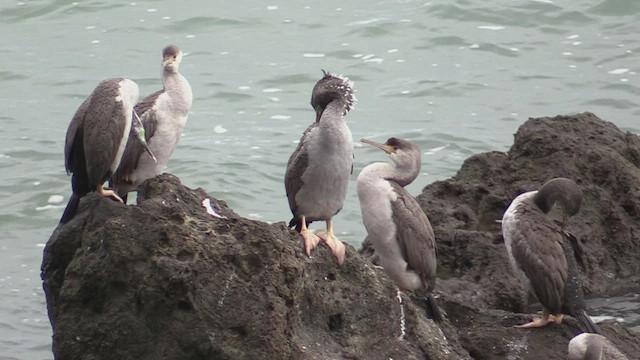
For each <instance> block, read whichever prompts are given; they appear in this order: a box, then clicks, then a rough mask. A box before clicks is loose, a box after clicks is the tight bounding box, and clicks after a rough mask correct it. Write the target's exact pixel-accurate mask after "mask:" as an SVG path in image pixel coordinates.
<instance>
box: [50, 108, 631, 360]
mask: <svg viewBox="0 0 640 360" xmlns="http://www.w3.org/2000/svg"><path fill="white" fill-rule="evenodd" d="M639 166H640V140H639V139H638V137H637V136H635V135H631V134H626V133H624V132H621V131H619V130H618V129H617V128H615V126H613V125H612V124H610V123H607V122H604V121H602V120H600V119H598V118H597V117H596V116H595V115H593V114H588V113H585V114H580V115H576V116H569V117H557V118H553V119H551V118H542V119H530V120H529V121H527V122H526V123H525V124H524V125H523V126H522V127H521V128H520V129H519V131H518V133H517V134H516V140H515V144H514V146H513V147H512V149H511V150H510V151H509V153H507V154H504V153H498V152H492V153H486V154H480V155H476V156H473V157H471V158H469V159H468V160H467V161H466V162H465V163H464V165H463V167H462V169H461V170H460V171H459V173H458V174H457V175H456V176H455V177H454V178H452V179H450V180H447V181H441V182H436V183H434V184H431V185H429V186H427V187H426V188H425V189H424V191H423V193H422V194H421V195H420V196H419V197H418V199H419V201H420V202H421V204H422V206H423V208H424V209H425V212H426V213H427V215H429V217H430V219H431V222H432V224H433V225H434V230H435V232H436V237H437V242H438V244H437V245H438V257H439V270H438V271H439V273H440V274H441V276H440V277H441V279H439V282H438V285H437V287H436V288H437V294H438V301H439V303H440V306H441V307H442V309H443V310H444V312H445V317H446V320H445V323H444V324H441V326H437V325H436V324H434V323H433V322H432V321H431V320H430V319H428V317H427V316H426V314H425V310H424V308H423V302H422V300H421V299H420V298H419V296H417V295H416V294H411V295H401V296H400V299H401V300H402V306H401V304H400V301H399V300H400V299H399V297H398V293H397V290H396V288H395V286H394V285H393V284H392V283H391V281H390V280H388V279H387V278H386V276H385V275H384V273H383V271H382V270H381V269H379V268H376V267H375V266H373V265H372V264H371V262H369V261H368V260H367V259H365V257H363V256H361V255H359V254H358V252H356V251H355V250H354V249H353V248H352V247H350V246H348V247H347V261H346V262H345V264H344V265H343V266H342V267H338V266H337V265H336V264H335V262H334V258H333V256H332V255H331V253H330V251H329V250H328V249H327V248H325V247H322V246H320V247H318V248H317V249H316V250H315V253H314V255H313V256H312V257H311V258H308V257H307V256H306V255H305V254H304V252H303V250H302V246H301V240H300V238H299V236H298V235H297V234H296V233H295V232H292V231H290V230H288V229H287V228H286V226H285V224H284V223H277V224H272V225H270V224H266V223H263V222H260V221H253V220H248V219H245V218H242V217H240V216H238V215H237V214H235V213H234V212H233V211H232V210H231V209H229V208H228V207H227V206H226V204H225V203H224V202H223V201H220V200H216V199H214V198H212V197H210V196H208V195H207V194H206V193H205V192H204V191H203V190H201V189H197V190H191V189H188V188H186V187H184V186H182V185H181V184H180V181H179V180H178V179H177V178H176V177H174V176H171V175H168V174H163V175H161V176H159V177H157V178H155V179H151V180H149V181H147V182H145V183H144V184H143V185H142V187H141V189H140V192H139V194H138V204H137V205H136V206H124V205H121V204H117V203H115V202H113V201H110V200H108V199H103V198H100V197H99V196H97V195H89V196H86V197H85V198H84V199H83V200H82V201H81V204H80V209H79V212H78V215H77V216H76V217H75V218H74V219H73V220H72V221H70V222H69V223H68V224H66V225H65V226H62V227H58V228H57V229H56V230H55V231H54V233H53V234H52V236H51V238H50V239H49V242H48V243H47V246H46V248H45V251H44V259H43V263H42V277H43V282H44V289H45V294H46V297H47V306H48V310H49V317H50V320H51V323H52V325H53V330H54V335H53V353H54V355H55V357H56V358H57V359H134V358H135V359H160V358H162V359H389V358H392V359H469V358H473V359H541V358H542V359H544V358H548V359H565V358H566V349H567V344H568V342H569V340H570V338H571V337H573V336H574V335H576V334H577V332H578V325H577V322H576V321H575V320H574V319H572V318H567V319H566V320H565V322H563V324H562V325H561V326H555V325H554V326H548V327H545V328H544V329H535V330H521V329H515V328H513V327H512V325H515V324H519V323H522V322H525V321H528V320H529V319H530V318H531V315H528V314H526V312H528V307H527V306H526V304H527V301H526V300H527V299H526V292H525V291H524V289H523V288H522V287H521V286H520V285H519V284H517V283H516V280H515V278H514V277H512V276H511V274H510V271H509V270H508V264H507V260H506V253H505V251H504V244H503V243H502V237H501V234H500V227H499V224H498V223H496V222H495V220H496V219H500V218H501V216H502V212H503V211H504V210H505V209H506V207H507V206H508V205H509V203H510V201H511V200H512V199H513V198H514V197H515V196H516V195H518V194H519V193H521V192H524V191H528V190H532V189H535V188H537V187H538V186H540V185H541V184H542V183H543V182H544V181H545V180H547V179H549V178H551V177H556V176H565V177H570V178H573V179H574V180H576V181H577V182H578V184H579V185H580V186H581V187H582V190H583V192H584V194H585V201H584V203H583V209H582V211H581V212H580V213H579V214H578V215H577V216H576V217H574V219H572V221H571V227H570V228H571V230H572V232H573V233H574V235H576V236H577V237H578V239H580V241H581V242H582V245H583V247H584V248H585V252H586V256H587V273H586V274H585V277H586V279H587V281H586V282H585V288H586V290H587V292H588V293H591V294H594V295H599V296H603V295H605V294H609V293H615V292H622V291H625V290H629V289H636V290H637V289H638V288H640V286H638V274H639V273H640V271H639V270H640V269H639V268H640V262H639V261H638V259H639V258H640V244H639V241H640V240H639V239H640V236H638V235H635V234H640V232H639V231H640V229H638V227H639V226H640V221H639V220H640V219H639V218H638V217H640V191H639V190H640V189H639V187H640V169H639V168H638V167H639ZM425 167H428V164H425ZM205 199H209V200H210V202H211V205H212V206H213V207H214V210H216V212H217V213H218V214H220V215H222V216H223V217H217V216H214V215H211V214H209V213H208V212H207V210H206V208H205V206H203V200H205ZM523 312H524V313H523ZM402 319H404V323H403V322H402ZM403 324H404V327H403ZM601 327H602V328H603V331H604V332H605V335H607V336H608V337H609V338H610V340H611V341H612V342H613V343H614V344H616V345H617V346H618V347H619V348H620V349H621V350H623V351H624V352H626V353H627V354H630V355H631V354H640V341H639V340H638V334H635V333H632V332H630V331H629V330H627V329H625V328H623V327H621V326H619V325H616V324H601ZM403 329H404V336H402V337H401V335H402V333H403ZM632 358H633V357H632Z"/></svg>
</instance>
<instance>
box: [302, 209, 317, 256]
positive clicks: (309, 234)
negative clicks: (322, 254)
mask: <svg viewBox="0 0 640 360" xmlns="http://www.w3.org/2000/svg"><path fill="white" fill-rule="evenodd" d="M301 221H302V226H301V229H300V235H302V238H303V242H304V252H305V253H306V254H307V256H311V251H312V250H313V249H315V248H316V246H318V243H319V242H320V238H319V237H318V236H317V235H316V234H314V233H313V231H311V230H309V229H307V219H306V218H305V217H304V215H303V216H302V220H301Z"/></svg>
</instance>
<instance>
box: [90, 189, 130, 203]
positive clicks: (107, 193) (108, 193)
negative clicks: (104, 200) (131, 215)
mask: <svg viewBox="0 0 640 360" xmlns="http://www.w3.org/2000/svg"><path fill="white" fill-rule="evenodd" d="M96 191H97V192H98V194H100V195H102V196H104V197H110V198H113V199H114V200H116V201H119V202H121V203H123V204H124V201H122V199H121V198H120V196H118V194H116V193H115V192H114V191H113V190H111V189H105V188H104V187H103V184H100V185H98V188H97V189H96Z"/></svg>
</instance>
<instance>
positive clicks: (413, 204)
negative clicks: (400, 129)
mask: <svg viewBox="0 0 640 360" xmlns="http://www.w3.org/2000/svg"><path fill="white" fill-rule="evenodd" d="M361 141H362V142H363V143H365V144H369V145H372V146H374V147H376V148H378V149H381V150H382V151H384V152H385V153H387V155H389V157H390V158H391V160H392V161H393V163H392V164H390V163H387V162H375V163H373V164H370V165H367V166H366V167H365V168H364V169H362V171H361V172H360V175H358V183H357V184H358V185H357V188H358V198H359V199H360V209H361V211H362V221H363V222H364V226H365V228H366V229H367V237H368V238H369V240H371V243H372V244H373V248H374V250H375V256H376V257H377V259H378V263H379V264H380V265H381V266H382V267H383V268H384V271H385V272H386V273H387V275H388V276H389V277H390V278H391V279H392V280H393V281H394V282H395V283H396V284H397V285H398V287H399V288H400V289H401V290H403V291H417V290H425V291H426V297H425V303H426V306H427V309H428V311H429V312H430V313H431V314H430V315H431V316H432V317H433V319H434V321H436V322H442V320H443V319H442V315H441V313H440V310H439V308H438V304H437V302H436V299H435V297H434V296H433V293H432V292H433V289H434V287H435V284H436V267H437V262H436V243H435V235H434V233H433V229H432V228H431V223H430V222H429V218H428V217H427V215H426V214H425V213H424V212H423V211H422V208H421V207H420V204H418V201H416V199H415V198H414V197H413V196H411V194H409V192H408V191H407V190H406V189H405V188H404V187H405V186H407V185H409V184H411V183H412V182H413V181H414V180H415V179H416V177H417V176H418V174H419V173H420V168H421V166H422V164H421V156H420V148H419V147H418V145H416V144H414V143H412V142H410V141H407V140H402V139H397V138H390V139H388V140H387V142H386V143H384V144H381V143H378V142H375V141H371V140H366V139H362V140H361Z"/></svg>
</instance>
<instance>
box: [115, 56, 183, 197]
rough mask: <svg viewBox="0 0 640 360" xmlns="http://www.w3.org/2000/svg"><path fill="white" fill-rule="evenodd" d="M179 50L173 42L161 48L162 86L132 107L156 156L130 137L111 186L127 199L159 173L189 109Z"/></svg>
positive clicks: (167, 158)
mask: <svg viewBox="0 0 640 360" xmlns="http://www.w3.org/2000/svg"><path fill="white" fill-rule="evenodd" d="M181 61H182V51H181V50H180V49H179V48H178V47H177V46H175V45H169V46H167V47H165V48H164V49H163V50H162V84H163V89H162V90H159V91H156V92H155V93H153V94H151V95H149V96H147V97H146V98H144V99H143V100H142V101H140V102H139V103H138V104H136V106H135V108H134V112H135V114H134V116H139V117H140V119H141V121H142V124H143V126H144V133H145V135H146V141H147V142H148V144H149V147H150V148H151V151H152V152H153V154H155V157H156V158H157V159H154V158H153V157H152V156H151V155H150V152H147V151H145V149H144V148H143V147H142V146H141V143H140V142H138V141H134V140H133V138H132V137H130V138H129V141H128V142H127V147H126V149H125V151H124V155H123V156H122V161H121V162H120V166H119V167H118V169H117V171H116V173H115V174H114V176H113V180H112V182H111V185H112V186H113V188H114V189H115V190H116V191H117V192H118V195H119V196H120V197H121V198H122V199H124V201H125V202H126V199H127V194H128V193H129V192H130V191H134V190H135V189H136V188H137V187H138V185H140V183H142V182H143V181H144V180H146V179H149V178H152V177H154V176H156V175H159V174H160V173H161V172H162V170H163V169H164V167H165V166H166V165H167V162H168V161H169V158H170V157H171V154H172V153H173V151H174V150H175V148H176V145H177V144H178V140H179V139H180V136H182V131H183V130H184V127H185V125H186V123H187V117H188V116H189V111H190V110H191V104H192V102H193V94H192V91H191V85H189V81H187V79H186V78H185V77H184V76H182V74H180V72H179V67H180V62H181Z"/></svg>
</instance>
